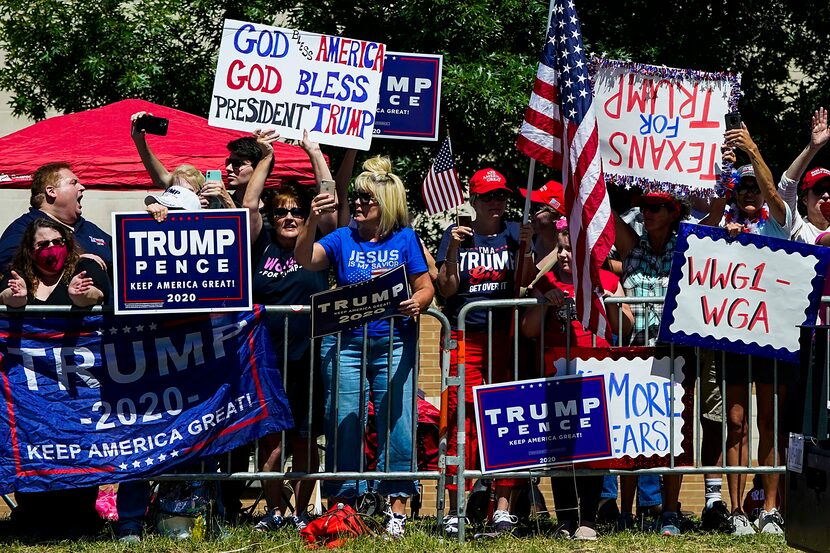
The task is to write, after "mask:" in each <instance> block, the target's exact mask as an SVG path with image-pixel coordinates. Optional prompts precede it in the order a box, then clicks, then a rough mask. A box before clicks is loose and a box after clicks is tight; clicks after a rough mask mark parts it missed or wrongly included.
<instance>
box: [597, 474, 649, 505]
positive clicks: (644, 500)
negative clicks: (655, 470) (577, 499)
mask: <svg viewBox="0 0 830 553" xmlns="http://www.w3.org/2000/svg"><path fill="white" fill-rule="evenodd" d="M600 497H601V498H602V499H617V477H616V476H606V477H605V478H604V479H603V482H602V495H601V496H600ZM661 503H663V496H662V492H661V491H660V477H659V476H657V475H656V474H644V475H642V476H640V477H638V478H637V506H638V507H653V506H655V505H660V504H661Z"/></svg>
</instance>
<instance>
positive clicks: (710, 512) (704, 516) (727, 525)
mask: <svg viewBox="0 0 830 553" xmlns="http://www.w3.org/2000/svg"><path fill="white" fill-rule="evenodd" d="M700 529H701V530H703V531H704V532H717V533H719V534H731V533H732V523H731V522H730V521H729V509H728V508H727V507H726V503H724V502H723V501H715V502H714V503H712V506H711V507H704V508H703V513H701V515H700Z"/></svg>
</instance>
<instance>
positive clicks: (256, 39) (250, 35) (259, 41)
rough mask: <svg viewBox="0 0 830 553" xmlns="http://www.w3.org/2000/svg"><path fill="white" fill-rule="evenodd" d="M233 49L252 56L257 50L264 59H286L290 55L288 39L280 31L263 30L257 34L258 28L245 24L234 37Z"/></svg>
mask: <svg viewBox="0 0 830 553" xmlns="http://www.w3.org/2000/svg"><path fill="white" fill-rule="evenodd" d="M233 47H234V48H235V49H236V51H237V52H239V53H241V54H250V53H252V52H253V51H254V50H256V53H257V55H259V56H261V57H263V58H266V57H267V58H284V57H285V56H286V55H288V37H287V36H285V33H283V32H282V31H278V30H276V29H275V30H272V31H266V30H262V31H260V32H259V33H258V34H257V33H256V27H255V26H254V25H252V24H251V23H245V24H244V25H242V26H241V27H239V29H238V30H237V31H236V34H235V35H234V37H233Z"/></svg>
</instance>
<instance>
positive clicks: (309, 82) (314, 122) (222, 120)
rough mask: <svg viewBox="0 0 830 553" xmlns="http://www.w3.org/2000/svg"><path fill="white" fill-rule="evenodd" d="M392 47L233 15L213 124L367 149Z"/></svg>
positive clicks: (222, 55) (214, 100)
mask: <svg viewBox="0 0 830 553" xmlns="http://www.w3.org/2000/svg"><path fill="white" fill-rule="evenodd" d="M385 52H386V47H385V46H384V45H383V44H380V43H377V42H370V41H366V40H354V39H349V38H345V37H339V36H328V35H319V34H315V33H307V32H304V31H298V30H294V29H283V28H280V27H270V26H268V25H261V24H258V23H248V22H245V21H236V20H234V19H226V20H225V27H224V30H223V32H222V43H221V46H220V49H219V59H218V61H217V64H216V78H215V80H214V83H213V95H212V96H211V100H210V115H209V117H208V123H209V124H210V125H212V126H215V127H222V128H226V129H235V130H242V131H254V130H256V129H266V128H267V129H276V130H277V132H279V133H280V135H281V136H282V137H283V138H291V139H295V140H299V139H301V138H302V137H303V130H308V131H309V137H310V138H311V140H313V141H315V142H318V143H320V144H330V145H332V146H342V147H344V148H355V149H358V150H368V149H369V147H370V146H371V143H372V133H373V130H374V126H375V111H376V109H377V103H378V98H379V93H380V82H381V75H382V73H383V62H384V56H385Z"/></svg>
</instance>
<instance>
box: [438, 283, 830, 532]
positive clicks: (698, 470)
mask: <svg viewBox="0 0 830 553" xmlns="http://www.w3.org/2000/svg"><path fill="white" fill-rule="evenodd" d="M605 301H606V303H616V304H636V303H641V304H644V306H645V307H644V308H645V310H646V321H648V315H649V313H650V310H652V309H653V307H652V306H654V305H661V304H662V303H663V301H664V298H662V297H624V298H623V297H614V298H607V299H606V300H605ZM822 301H823V302H825V303H826V302H830V297H825V298H822ZM543 304H545V301H544V300H536V299H506V300H489V301H477V302H474V303H470V304H467V305H465V306H464V307H463V308H462V309H461V311H460V312H459V316H458V329H457V330H458V334H459V341H462V340H465V338H466V336H467V335H466V327H467V322H466V321H467V318H468V314H469V313H470V312H472V311H474V310H486V311H487V315H486V317H487V319H486V320H487V352H488V355H487V358H486V369H487V370H486V375H485V376H486V382H487V383H492V375H493V356H492V352H493V312H494V310H512V311H511V314H510V317H511V335H510V337H511V342H512V343H511V346H512V347H513V352H514V355H513V376H514V379H517V380H518V376H519V365H518V360H519V357H518V347H519V345H518V344H519V336H520V332H519V320H520V319H519V314H520V309H521V308H527V307H530V306H534V305H543ZM826 309H827V314H828V320H830V304H828V305H827V307H826ZM620 317H622V313H621V314H620ZM544 321H545V318H544V317H543V318H542V322H541V325H542V328H541V332H540V335H539V336H540V337H539V339H538V344H539V351H540V357H541V360H540V361H541V363H540V367H542V374H541V375H539V376H540V377H541V376H544V349H545V346H544V336H545V329H544V324H545V322H544ZM648 332H649V331H648V324H646V329H645V341H646V343H648V340H649V338H650V337H649V334H648ZM565 335H566V340H567V342H566V346H565V351H566V362H567V363H568V364H570V362H571V360H572V358H571V344H570V333H569V332H567V333H566V334H565ZM594 345H596V341H595V339H594ZM667 346H668V349H669V356H670V358H671V363H670V367H669V375H670V399H669V401H670V403H669V404H670V405H674V401H675V383H676V382H675V346H674V344H667ZM499 347H507V345H506V344H504V343H503V342H500V343H499ZM663 347H665V346H663ZM457 348H458V352H459V353H458V363H457V365H458V371H457V375H458V376H453V377H448V378H447V379H446V384H445V385H446V387H448V388H449V387H455V388H456V389H457V390H458V411H457V420H456V424H457V442H458V447H457V453H456V455H453V456H447V458H446V465H448V466H455V467H457V477H456V483H457V504H458V540H459V542H463V541H464V540H465V526H466V492H465V482H466V481H467V480H470V479H473V478H488V479H492V478H494V476H495V477H496V478H535V477H550V476H581V475H591V474H603V475H644V474H660V475H663V474H717V475H722V474H728V473H738V474H760V473H784V472H785V465H781V464H779V463H778V457H779V446H780V444H779V443H778V433H779V420H778V419H779V416H778V415H779V413H778V370H779V363H778V361H777V360H776V361H775V362H774V365H773V367H774V370H773V394H774V396H773V405H774V407H773V409H774V412H773V417H774V428H773V436H774V437H773V455H774V458H775V462H774V464H773V465H772V466H753V453H752V450H753V448H752V437H753V435H752V426H753V423H752V416H753V415H752V385H753V380H752V360H751V357H750V360H749V371H748V378H747V394H748V396H747V397H748V401H747V413H746V419H747V420H748V421H749V424H748V432H747V442H748V444H749V448H748V452H747V464H746V465H740V466H727V464H726V463H727V461H726V451H727V447H726V444H727V423H728V419H727V412H726V383H727V380H726V375H725V372H726V371H725V370H721V371H720V383H719V388H720V391H721V396H722V398H721V409H720V415H721V456H722V462H721V464H720V465H719V466H704V465H702V463H701V444H702V432H703V430H702V426H703V423H702V421H701V414H702V412H701V408H702V400H701V374H702V371H703V370H705V371H707V372H708V371H709V370H710V367H701V356H700V355H699V353H700V352H699V350H698V348H695V360H696V362H695V372H694V398H693V406H694V407H693V409H694V412H693V413H692V417H693V420H694V425H693V426H694V428H693V442H694V455H693V464H692V465H691V466H675V457H676V454H675V441H674V438H675V435H674V432H675V429H674V424H669V434H670V435H669V444H670V445H669V454H668V459H667V464H668V466H664V467H656V468H647V469H637V470H620V469H568V470H563V469H559V468H550V469H532V470H520V471H512V472H499V473H498V474H496V475H493V474H483V473H482V472H481V471H480V470H468V469H466V468H465V451H466V447H465V446H466V438H467V437H466V431H465V415H466V413H465V411H466V405H465V404H466V403H467V400H468V398H466V397H465V395H464V394H465V392H466V389H465V375H464V373H465V366H466V359H465V356H464V354H463V352H465V345H464V344H458V345H457ZM717 353H720V354H721V356H722V358H721V367H723V366H724V365H725V362H724V357H723V356H724V355H725V354H724V353H723V352H716V354H717ZM828 370H830V369H828ZM687 375H688V373H687ZM707 376H708V374H707ZM686 379H689V376H687V377H686ZM681 384H682V383H681ZM756 461H757V459H756ZM439 484H440V483H439ZM445 493H446V491H445V489H443V488H442V487H441V486H440V485H439V489H438V495H439V497H440V498H443V496H444V495H445ZM440 520H441V519H440V518H439V519H438V522H439V523H440Z"/></svg>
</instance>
